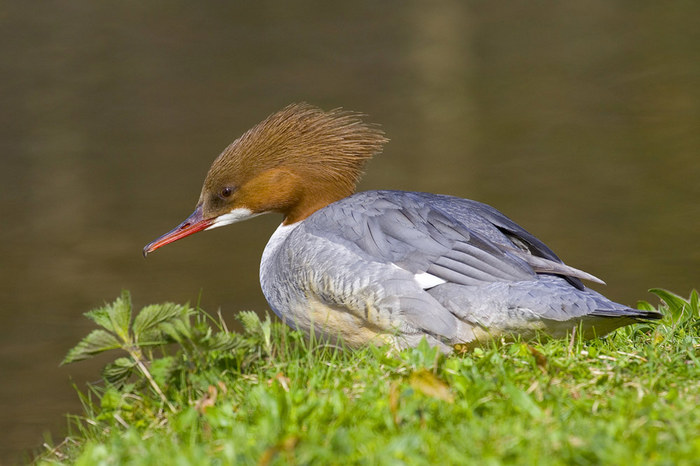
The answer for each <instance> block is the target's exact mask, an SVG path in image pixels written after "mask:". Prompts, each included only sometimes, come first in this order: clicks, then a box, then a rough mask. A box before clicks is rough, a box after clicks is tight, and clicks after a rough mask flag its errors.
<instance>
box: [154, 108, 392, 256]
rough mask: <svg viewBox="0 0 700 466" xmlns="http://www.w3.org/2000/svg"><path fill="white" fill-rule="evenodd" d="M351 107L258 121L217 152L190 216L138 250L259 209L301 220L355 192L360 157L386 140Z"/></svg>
mask: <svg viewBox="0 0 700 466" xmlns="http://www.w3.org/2000/svg"><path fill="white" fill-rule="evenodd" d="M360 117H361V115H360V114H358V113H353V112H348V111H344V110H342V109H335V110H330V111H328V112H324V111H323V110H321V109H320V108H317V107H314V106H313V105H309V104H306V103H301V104H292V105H290V106H288V107H286V108H283V109H282V110H280V111H279V112H277V113H274V114H272V115H270V116H269V117H267V118H266V119H265V120H264V121H262V122H261V123H258V124H257V125H255V126H254V127H253V128H251V129H250V130H248V131H246V133H245V134H243V136H241V137H240V138H238V139H237V140H236V141H234V142H233V144H231V145H230V146H228V147H227V148H226V149H225V150H224V151H223V152H222V153H221V155H219V156H218V157H217V158H216V160H214V163H213V164H212V166H211V168H210V169H209V172H208V173H207V177H206V179H205V180H204V186H203V187H202V193H201V195H200V196H199V202H198V203H197V207H196V208H195V210H194V212H193V213H192V215H190V216H189V217H188V218H186V219H185V220H184V221H183V222H182V223H181V224H180V225H178V226H177V227H175V228H174V229H173V230H171V231H169V232H168V233H166V234H164V235H162V236H161V237H159V238H157V239H156V240H154V241H152V242H150V243H149V244H147V245H146V247H145V248H144V249H143V253H144V255H146V254H148V253H150V252H152V251H155V250H156V249H158V248H160V247H162V246H165V245H166V244H169V243H172V242H173V241H177V240H178V239H181V238H184V237H186V236H189V235H191V234H193V233H196V232H198V231H202V230H206V229H210V228H215V227H218V226H223V225H227V224H229V223H233V222H237V221H240V220H244V219H246V218H249V217H252V216H255V215H258V214H262V213H265V212H280V213H282V214H284V223H285V224H292V223H296V222H298V221H300V220H303V219H305V218H306V217H308V216H309V215H311V214H312V213H314V212H315V211H317V210H318V209H321V208H323V207H325V206H327V205H328V204H330V203H331V202H335V201H337V200H339V199H342V198H344V197H346V196H349V195H350V194H352V193H353V192H354V191H355V186H356V185H357V182H358V181H359V179H360V176H361V175H362V168H363V167H364V165H365V163H366V162H367V161H368V160H369V159H371V158H372V157H373V156H374V155H376V154H378V153H379V152H381V150H382V146H383V145H384V143H386V142H387V139H386V138H385V137H384V133H383V132H382V131H381V130H380V129H379V128H378V127H376V126H373V125H369V124H366V123H364V122H363V121H362V119H361V118H360Z"/></svg>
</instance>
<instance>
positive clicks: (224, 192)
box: [221, 188, 233, 197]
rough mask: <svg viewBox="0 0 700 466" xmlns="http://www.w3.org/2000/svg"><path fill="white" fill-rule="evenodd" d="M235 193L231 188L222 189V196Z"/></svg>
mask: <svg viewBox="0 0 700 466" xmlns="http://www.w3.org/2000/svg"><path fill="white" fill-rule="evenodd" d="M231 193H233V189H231V188H224V189H222V190H221V197H229V196H230V195H231Z"/></svg>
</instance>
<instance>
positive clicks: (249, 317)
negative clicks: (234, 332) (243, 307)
mask: <svg viewBox="0 0 700 466" xmlns="http://www.w3.org/2000/svg"><path fill="white" fill-rule="evenodd" d="M238 319H239V320H240V321H241V323H242V324H243V330H245V332H246V333H247V334H249V335H260V334H261V333H262V322H260V317H258V315H257V314H256V313H255V312H253V311H241V312H239V313H238Z"/></svg>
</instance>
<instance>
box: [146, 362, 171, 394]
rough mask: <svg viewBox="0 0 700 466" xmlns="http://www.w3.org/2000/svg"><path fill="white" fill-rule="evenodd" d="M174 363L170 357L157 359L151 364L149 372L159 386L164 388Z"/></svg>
mask: <svg viewBox="0 0 700 466" xmlns="http://www.w3.org/2000/svg"><path fill="white" fill-rule="evenodd" d="M174 363H175V358H174V357H172V356H166V357H164V358H159V359H156V360H154V361H153V362H152V363H151V367H150V368H149V369H150V372H151V375H152V376H153V379H154V380H155V381H156V383H157V384H158V385H159V386H161V387H162V386H164V385H165V384H166V382H167V381H168V378H169V377H170V374H171V373H172V372H173V368H174Z"/></svg>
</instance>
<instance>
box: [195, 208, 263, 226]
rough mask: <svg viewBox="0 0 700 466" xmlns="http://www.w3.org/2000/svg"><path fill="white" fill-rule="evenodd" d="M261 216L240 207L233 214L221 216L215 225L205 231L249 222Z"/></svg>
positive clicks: (216, 219)
mask: <svg viewBox="0 0 700 466" xmlns="http://www.w3.org/2000/svg"><path fill="white" fill-rule="evenodd" d="M258 215H261V214H254V213H253V212H252V211H251V210H249V209H246V208H243V207H239V208H237V209H233V210H232V211H231V212H229V213H227V214H223V215H219V216H218V217H216V218H215V219H214V223H212V224H211V225H209V226H208V227H207V228H205V230H211V229H212V228H219V227H223V226H224V225H230V224H232V223H236V222H240V221H243V220H248V219H249V218H253V217H257V216H258Z"/></svg>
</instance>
